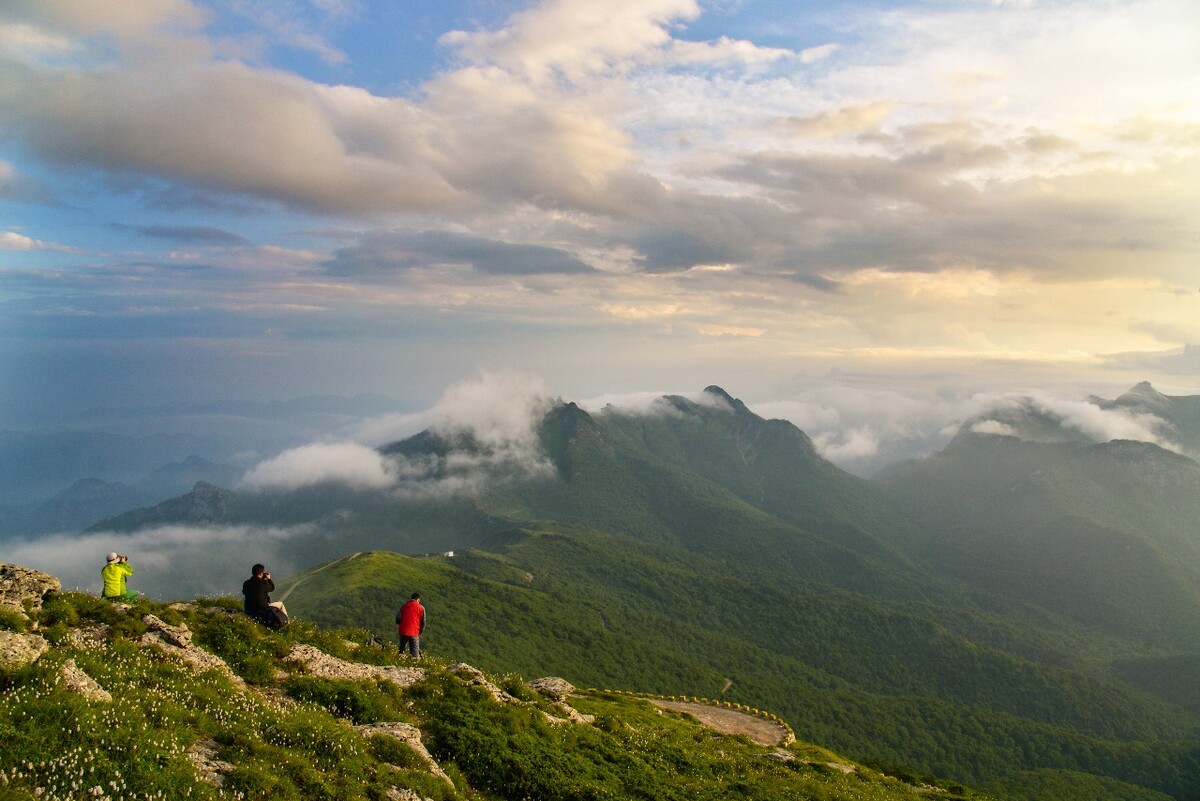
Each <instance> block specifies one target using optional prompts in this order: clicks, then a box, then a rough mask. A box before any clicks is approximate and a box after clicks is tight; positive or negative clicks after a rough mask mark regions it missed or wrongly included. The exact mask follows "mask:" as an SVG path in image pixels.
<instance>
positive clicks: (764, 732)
mask: <svg viewBox="0 0 1200 801" xmlns="http://www.w3.org/2000/svg"><path fill="white" fill-rule="evenodd" d="M647 700H648V701H650V703H652V704H654V705H655V706H661V707H662V708H664V709H673V710H675V711H676V712H686V713H687V714H689V715H691V716H692V717H694V718H695V719H696V720H698V721H700V722H701V723H702V724H704V725H705V726H707V727H709V728H710V729H712V730H714V731H719V732H721V734H744V735H746V736H747V737H749V738H750V740H751V741H753V742H756V743H758V744H759V745H785V744H786V743H787V741H788V739H789V738H790V736H791V732H789V731H788V730H787V729H785V728H784V727H783V726H780V725H779V724H778V723H772V722H771V721H769V720H767V719H765V718H760V717H758V716H757V715H751V714H749V713H747V712H739V711H737V710H736V709H726V708H725V707H720V706H710V705H708V704H693V703H688V702H686V701H661V700H658V699H654V698H650V699H647Z"/></svg>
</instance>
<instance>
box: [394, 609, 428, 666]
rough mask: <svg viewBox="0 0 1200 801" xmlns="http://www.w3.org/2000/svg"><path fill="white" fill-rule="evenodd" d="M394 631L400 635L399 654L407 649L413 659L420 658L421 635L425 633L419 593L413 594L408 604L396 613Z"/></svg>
mask: <svg viewBox="0 0 1200 801" xmlns="http://www.w3.org/2000/svg"><path fill="white" fill-rule="evenodd" d="M396 631H397V632H398V633H399V635H400V653H401V654H403V653H404V649H405V648H407V649H408V653H409V655H410V656H411V657H412V658H413V659H420V658H421V635H422V634H424V633H425V607H423V606H421V593H419V592H414V593H413V594H412V598H411V599H409V601H408V603H406V604H404V606H402V607H400V611H399V612H397V613H396Z"/></svg>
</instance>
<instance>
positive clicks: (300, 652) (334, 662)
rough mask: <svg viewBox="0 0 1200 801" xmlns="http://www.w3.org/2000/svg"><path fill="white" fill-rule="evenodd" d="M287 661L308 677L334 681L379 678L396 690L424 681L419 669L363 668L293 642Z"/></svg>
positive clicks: (370, 666) (364, 666)
mask: <svg viewBox="0 0 1200 801" xmlns="http://www.w3.org/2000/svg"><path fill="white" fill-rule="evenodd" d="M287 658H288V659H289V660H291V661H293V662H298V663H299V664H300V665H302V666H303V667H304V669H305V670H306V671H307V672H308V673H309V675H312V676H317V677H318V678H322V679H334V680H337V681H373V680H375V679H383V680H384V681H390V682H392V683H393V684H396V685H397V686H399V687H411V686H412V685H414V684H416V683H417V682H418V681H421V680H422V679H424V678H425V671H424V670H421V669H420V668H408V667H398V666H395V665H383V666H381V665H364V664H362V663H361V662H347V661H346V660H344V659H338V658H337V657H336V656H330V655H329V654H327V653H325V652H324V651H322V650H321V649H320V648H316V647H314V646H311V645H304V644H303V643H296V644H294V645H293V646H292V650H291V651H289V652H288V655H287Z"/></svg>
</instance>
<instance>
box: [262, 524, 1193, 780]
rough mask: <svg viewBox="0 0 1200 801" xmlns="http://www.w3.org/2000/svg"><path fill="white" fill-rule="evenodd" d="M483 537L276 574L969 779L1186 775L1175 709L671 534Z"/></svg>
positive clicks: (587, 672) (347, 613)
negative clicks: (787, 578) (754, 568)
mask: <svg viewBox="0 0 1200 801" xmlns="http://www.w3.org/2000/svg"><path fill="white" fill-rule="evenodd" d="M505 539H506V541H505V542H504V543H497V544H496V545H494V546H493V547H495V548H497V551H493V552H484V551H472V552H469V553H467V554H456V555H455V556H454V557H453V558H452V559H446V558H442V557H437V558H425V559H413V558H408V557H402V556H399V555H396V554H388V553H367V554H361V555H357V556H355V557H353V558H343V559H341V560H338V561H337V562H335V563H331V564H328V565H324V566H321V567H320V568H319V569H315V570H313V571H311V572H309V573H306V574H304V575H303V576H300V577H298V578H297V579H296V580H295V582H294V583H293V584H291V585H289V587H288V588H285V591H289V592H290V595H289V596H288V604H289V608H291V609H292V610H293V611H294V612H296V613H297V614H301V615H304V616H305V617H306V618H307V617H309V616H311V618H312V619H314V620H316V621H318V622H321V623H323V624H332V623H337V624H346V623H348V622H354V623H355V624H357V625H362V626H366V627H368V628H370V629H371V630H372V631H374V632H375V633H376V634H377V635H378V636H379V637H380V638H381V639H384V640H388V641H390V640H391V639H393V638H394V626H393V625H392V624H391V621H392V616H393V615H394V613H395V609H396V607H397V606H398V604H399V602H400V600H401V599H404V598H407V597H408V595H409V594H410V593H411V592H412V591H414V590H418V591H420V592H421V593H422V595H423V597H424V598H425V599H426V601H427V606H428V607H429V609H430V626H429V629H428V631H427V634H426V637H425V640H426V647H427V648H428V649H430V650H431V651H432V652H433V653H441V654H446V655H453V656H454V658H458V657H460V656H462V657H463V658H467V659H478V660H480V661H486V662H487V663H488V664H494V665H497V666H499V667H501V668H502V669H511V670H515V671H518V672H523V671H527V670H529V665H531V664H534V663H536V664H541V665H543V666H544V667H548V668H550V669H551V670H552V671H553V672H555V673H558V674H561V675H564V676H566V677H567V678H568V679H570V680H571V681H573V682H576V683H582V684H605V683H616V684H620V685H622V686H629V687H631V688H633V689H637V690H642V691H646V692H654V693H667V694H682V695H693V694H694V695H718V694H720V693H721V692H722V690H724V695H723V696H722V697H725V698H728V699H729V700H733V701H740V702H743V703H747V704H750V705H753V706H765V707H767V708H771V709H774V710H776V711H778V712H780V713H781V714H783V715H784V716H785V717H786V718H787V719H788V720H789V722H791V723H792V725H793V727H794V728H795V729H796V731H797V733H798V734H799V735H800V736H801V737H804V738H806V739H811V740H813V741H815V742H820V743H822V744H826V745H829V746H831V747H834V748H837V749H839V750H842V751H845V752H847V753H851V754H854V755H855V756H856V757H857V758H860V759H865V760H868V761H874V762H877V763H881V764H909V765H914V766H917V767H918V768H920V769H922V770H926V771H929V772H932V773H936V774H940V775H947V776H952V777H954V778H957V779H959V780H960V781H963V782H967V783H971V782H979V781H984V780H989V779H998V778H1002V777H1005V776H1009V775H1011V774H1013V773H1015V772H1018V771H1022V770H1036V769H1042V770H1050V769H1054V770H1058V769H1067V770H1077V771H1080V772H1094V773H1096V774H1097V775H1102V776H1107V777H1110V778H1114V779H1118V780H1122V781H1126V782H1131V783H1133V784H1139V785H1141V786H1143V787H1148V788H1152V789H1156V790H1159V791H1166V792H1172V793H1176V794H1177V795H1178V797H1179V798H1190V796H1189V795H1187V792H1188V791H1187V788H1188V787H1190V786H1191V783H1193V782H1194V781H1195V779H1196V778H1197V777H1198V776H1200V765H1198V764H1197V762H1196V753H1195V750H1196V744H1195V743H1194V742H1193V743H1191V744H1190V745H1189V744H1188V736H1189V734H1188V732H1189V725H1188V724H1187V723H1186V722H1185V720H1184V719H1183V718H1182V716H1178V715H1173V714H1172V713H1169V712H1168V711H1166V710H1165V709H1164V708H1162V707H1160V706H1157V705H1155V704H1153V703H1151V702H1149V701H1147V700H1146V699H1145V698H1143V697H1140V696H1137V695H1135V694H1133V693H1130V692H1128V691H1124V690H1121V689H1119V688H1118V687H1116V686H1114V685H1111V684H1104V683H1103V682H1100V681H1097V680H1095V679H1092V678H1088V677H1086V676H1083V675H1080V674H1078V673H1073V672H1070V671H1065V670H1061V669H1051V668H1046V667H1040V666H1037V665H1035V664H1033V663H1030V662H1027V661H1024V660H1021V659H1018V658H1016V657H1014V656H1012V655H1011V654H1005V653H1003V652H1000V651H997V650H994V649H991V648H987V647H984V646H980V645H977V644H974V643H971V642H969V641H967V640H965V639H963V638H961V637H959V636H956V635H954V634H953V633H952V632H950V631H948V630H946V629H945V628H942V627H940V626H937V625H934V624H931V623H930V622H929V621H928V620H927V619H923V618H922V617H919V616H917V615H916V614H913V613H911V612H906V611H903V610H900V609H896V608H894V607H892V606H884V605H881V604H873V603H868V602H865V601H863V600H862V599H861V598H856V597H854V596H852V595H850V594H841V595H838V594H832V595H831V594H830V593H828V592H827V591H826V592H820V591H815V590H814V591H813V592H811V593H810V594H807V595H796V594H787V593H786V592H783V591H780V590H778V589H775V588H771V587H766V586H762V585H759V584H755V583H751V582H747V581H744V580H743V579H741V578H739V577H737V576H732V575H728V574H726V573H725V572H724V571H722V569H721V566H720V565H719V564H718V563H712V562H705V561H700V562H698V561H697V560H696V558H695V557H694V556H693V555H691V554H688V553H686V552H681V551H678V550H677V549H673V548H670V547H669V546H645V545H643V544H641V543H638V542H637V541H634V540H631V539H628V538H617V537H613V536H612V535H604V534H601V533H599V532H596V531H591V530H584V529H561V528H558V527H555V526H548V527H545V528H544V529H542V530H540V531H526V532H520V533H517V532H514V533H513V534H512V535H510V536H509V537H507V538H505Z"/></svg>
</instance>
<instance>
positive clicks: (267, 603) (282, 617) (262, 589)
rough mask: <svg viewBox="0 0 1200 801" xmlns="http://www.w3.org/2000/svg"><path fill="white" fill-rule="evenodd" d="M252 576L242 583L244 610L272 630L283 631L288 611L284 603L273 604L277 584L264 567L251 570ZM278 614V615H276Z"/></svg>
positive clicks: (255, 567) (256, 566)
mask: <svg viewBox="0 0 1200 801" xmlns="http://www.w3.org/2000/svg"><path fill="white" fill-rule="evenodd" d="M250 573H251V576H250V578H248V579H246V580H245V581H243V582H242V596H243V598H244V599H245V600H244V601H243V602H242V608H243V609H245V610H246V614H247V615H249V616H250V617H252V618H254V619H255V620H257V621H258V622H259V623H262V624H264V625H267V626H270V627H271V628H275V629H281V628H283V627H284V626H286V625H287V622H288V621H287V611H286V610H285V609H284V608H283V604H282V603H278V602H276V603H271V595H270V593H272V592H274V590H275V582H274V581H272V580H271V574H270V573H269V572H267V568H266V567H264V566H263V565H255V566H254V567H252V568H250ZM276 612H278V614H276Z"/></svg>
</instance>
